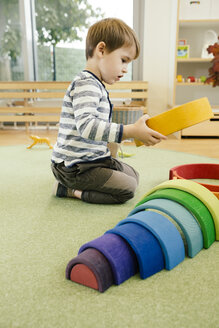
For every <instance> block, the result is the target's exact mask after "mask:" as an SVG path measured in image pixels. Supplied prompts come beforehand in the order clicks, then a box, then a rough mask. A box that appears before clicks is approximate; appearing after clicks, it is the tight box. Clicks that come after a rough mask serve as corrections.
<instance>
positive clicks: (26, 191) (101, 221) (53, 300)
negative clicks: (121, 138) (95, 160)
mask: <svg viewBox="0 0 219 328" xmlns="http://www.w3.org/2000/svg"><path fill="white" fill-rule="evenodd" d="M123 149H124V151H126V152H129V153H135V156H133V157H130V158H126V159H124V161H125V162H127V163H129V164H130V165H133V166H134V167H135V168H136V169H137V170H138V172H139V173H140V185H139V187H138V190H137V193H136V196H135V198H134V199H132V200H131V201H129V202H127V203H126V204H123V205H92V204H86V203H83V202H81V201H79V200H75V199H74V200H72V199H58V198H55V197H53V196H51V190H52V187H53V183H54V178H53V176H52V173H51V172H50V156H51V150H49V149H48V148H47V146H44V145H39V146H38V147H36V148H33V149H32V150H27V149H26V148H25V146H9V147H0V158H1V161H0V166H1V168H0V171H1V179H0V185H1V188H0V231H1V237H0V328H15V327H16V328H44V327H45V328H50V327H51V328H56V327H57V328H61V327H63V328H68V327H71V328H77V327H79V328H81V327H85V328H87V327H92V328H96V327H97V328H105V327H109V328H114V327H115V328H123V327H124V328H126V327H137V328H141V327H142V328H146V327H149V328H151V327H156V328H159V327H162V328H163V327H164V328H166V327H168V328H169V327H170V328H175V327H177V328H179V327H180V328H182V327H199V328H200V327H207V328H211V327H212V328H217V327H219V244H218V242H215V243H214V244H213V245H212V246H211V247H210V248H209V249H208V250H202V251H201V252H200V253H199V254H198V255H197V256H196V257H195V258H193V259H190V258H186V259H185V260H184V261H183V262H182V263H181V264H180V265H178V266H177V267H176V268H175V269H173V270H172V271H166V270H163V271H161V272H159V273H158V274H156V275H154V276H152V277H150V278H148V279H146V280H141V279H140V277H139V275H138V274H137V275H136V276H134V277H132V278H131V279H129V280H127V281H126V282H124V283H123V284H122V285H120V286H112V287H111V288H109V289H108V290H107V291H106V292H105V293H104V294H101V293H99V292H97V291H95V290H93V289H89V288H87V287H84V286H81V285H78V284H75V283H73V282H71V281H67V280H66V279H65V268H66V265H67V263H68V261H69V260H70V259H72V258H73V257H75V256H76V255H77V252H78V249H79V247H80V246H81V245H82V244H84V243H86V242H88V241H90V240H92V239H94V238H97V237H99V236H100V235H102V234H103V233H104V232H105V231H106V230H108V229H110V228H112V227H114V225H116V224H117V223H118V221H119V220H121V219H124V218H126V216H127V214H128V213H129V211H131V209H133V207H134V205H135V204H136V203H137V201H138V200H139V199H140V198H141V197H142V195H143V194H144V193H145V192H146V191H148V190H149V189H150V188H152V187H154V186H155V185H157V184H159V183H161V182H162V181H164V180H168V172H169V169H170V168H171V167H173V166H175V165H180V164H183V163H206V162H208V163H219V160H216V159H212V158H206V157H202V156H196V155H189V154H185V153H179V152H172V151H165V150H158V149H153V148H146V147H141V148H135V147H131V146H129V147H124V148H123Z"/></svg>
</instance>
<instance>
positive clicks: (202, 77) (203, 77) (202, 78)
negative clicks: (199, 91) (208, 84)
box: [200, 75, 207, 83]
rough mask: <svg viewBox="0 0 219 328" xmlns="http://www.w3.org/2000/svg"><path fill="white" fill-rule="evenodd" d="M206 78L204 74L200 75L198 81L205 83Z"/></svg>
mask: <svg viewBox="0 0 219 328" xmlns="http://www.w3.org/2000/svg"><path fill="white" fill-rule="evenodd" d="M206 79H207V78H206V76H204V75H202V76H200V82H202V83H205V81H206Z"/></svg>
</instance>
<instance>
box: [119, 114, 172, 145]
mask: <svg viewBox="0 0 219 328" xmlns="http://www.w3.org/2000/svg"><path fill="white" fill-rule="evenodd" d="M148 119H149V116H148V115H147V114H145V115H143V116H142V117H140V118H139V120H138V121H137V122H135V123H134V124H129V125H124V127H123V139H127V138H134V139H137V140H140V141H142V142H143V143H144V144H145V145H146V146H153V145H155V144H157V143H158V142H160V141H162V140H166V139H167V137H166V136H164V135H163V134H161V133H159V132H157V131H155V130H152V129H150V128H149V127H148V126H147V125H146V122H147V120H148Z"/></svg>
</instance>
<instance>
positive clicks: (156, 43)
mask: <svg viewBox="0 0 219 328" xmlns="http://www.w3.org/2000/svg"><path fill="white" fill-rule="evenodd" d="M176 21H177V0H145V22H144V23H145V31H144V43H143V44H144V47H143V49H142V51H143V54H144V56H143V58H144V59H143V80H146V81H148V82H149V91H148V93H149V96H148V113H149V115H150V116H154V115H157V114H159V113H161V112H163V111H165V110H166V109H167V107H168V104H169V105H171V99H172V89H171V88H172V86H173V78H174V65H175V60H174V56H175V44H176Z"/></svg>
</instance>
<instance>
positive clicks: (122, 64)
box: [99, 45, 135, 84]
mask: <svg viewBox="0 0 219 328" xmlns="http://www.w3.org/2000/svg"><path fill="white" fill-rule="evenodd" d="M134 58H135V46H134V45H133V46H131V47H127V46H123V47H121V48H118V49H116V50H114V51H112V52H110V53H108V52H107V51H106V50H105V51H104V52H103V55H102V58H101V60H100V62H99V73H100V79H101V80H102V81H104V82H105V83H108V84H113V83H115V82H117V81H119V80H120V79H121V78H122V77H123V75H124V74H125V73H127V72H128V64H129V63H130V62H131V61H132V60H133V59H134Z"/></svg>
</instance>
